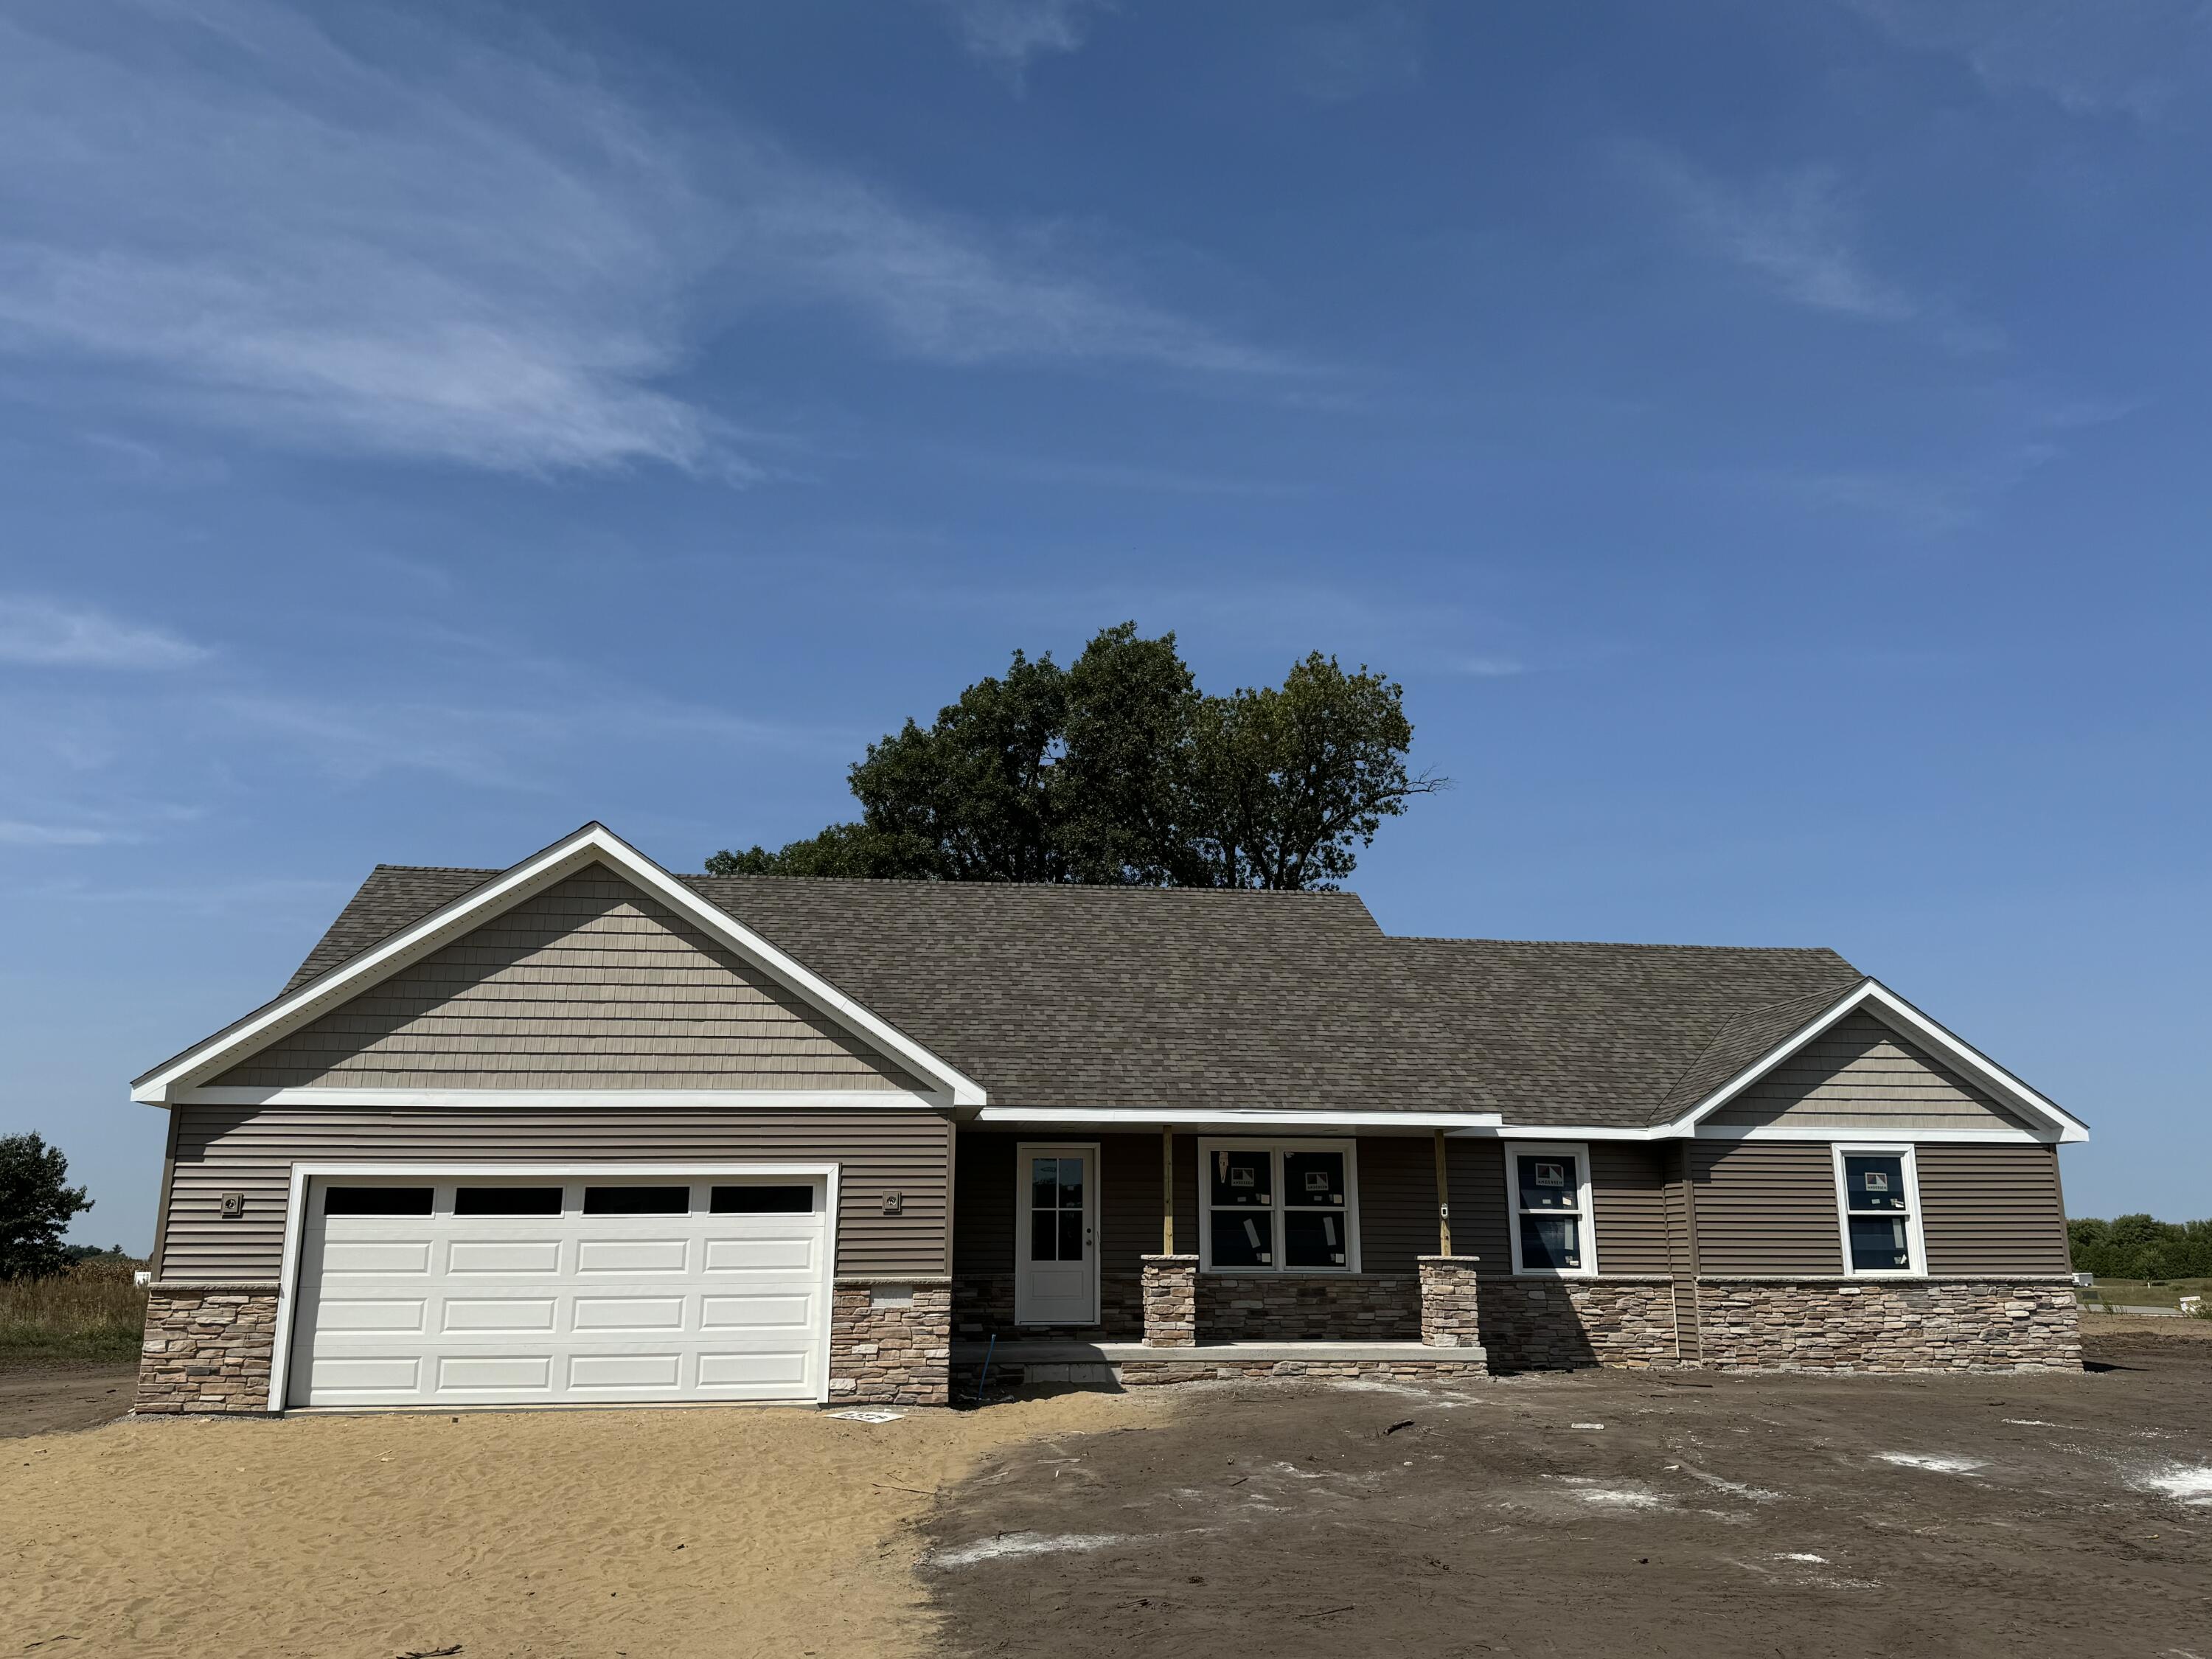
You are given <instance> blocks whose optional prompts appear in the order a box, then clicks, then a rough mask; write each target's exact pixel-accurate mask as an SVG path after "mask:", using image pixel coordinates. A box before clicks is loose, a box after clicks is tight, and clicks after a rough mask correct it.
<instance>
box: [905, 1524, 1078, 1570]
mask: <svg viewBox="0 0 2212 1659" xmlns="http://www.w3.org/2000/svg"><path fill="white" fill-rule="evenodd" d="M1121 1539H1122V1534H1120V1533H1117V1532H1063V1533H1051V1534H1047V1533H1035V1532H1008V1533H1000V1534H999V1535H998V1536H997V1537H996V1538H986V1539H984V1540H982V1541H981V1542H980V1543H975V1544H963V1545H962V1546H960V1547H959V1548H957V1549H950V1550H939V1551H938V1553H936V1554H935V1555H933V1556H931V1557H930V1558H929V1560H930V1565H932V1566H937V1567H972V1566H974V1565H975V1564H976V1563H977V1562H978V1561H1005V1560H1008V1559H1013V1558H1015V1557H1018V1556H1024V1555H1060V1554H1065V1553H1068V1552H1070V1551H1073V1550H1100V1549H1104V1548H1105V1547H1107V1546H1108V1545H1109V1544H1118V1543H1120V1542H1121Z"/></svg>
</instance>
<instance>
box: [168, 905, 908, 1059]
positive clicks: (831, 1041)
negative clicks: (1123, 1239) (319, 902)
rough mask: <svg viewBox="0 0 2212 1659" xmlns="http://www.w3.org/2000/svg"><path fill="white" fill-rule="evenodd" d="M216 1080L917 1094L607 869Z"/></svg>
mask: <svg viewBox="0 0 2212 1659" xmlns="http://www.w3.org/2000/svg"><path fill="white" fill-rule="evenodd" d="M208 1081H210V1082H211V1083H214V1084H217V1085H225V1086H236V1087H246V1088H272V1089H273V1088H306V1087H311V1086H314V1085H324V1086H332V1087H348V1088H378V1087H385V1088H396V1089H465V1088H480V1089H732V1088H744V1089H841V1090H842V1089H880V1090H894V1089H914V1088H918V1087H919V1086H920V1085H918V1084H916V1083H915V1080H914V1079H911V1078H908V1076H907V1075H906V1074H905V1073H902V1071H901V1070H900V1069H899V1068H898V1067H897V1066H895V1065H894V1064H893V1063H892V1062H891V1061H890V1060H887V1059H886V1058H884V1056H883V1055H882V1054H878V1053H877V1052H875V1051H874V1050H873V1049H872V1048H870V1047H868V1046H867V1045H866V1043H865V1042H861V1041H860V1040H859V1039H857V1038H856V1037H854V1036H850V1035H848V1034H847V1033H846V1032H844V1031H843V1030H841V1029H840V1028H839V1027H838V1026H837V1025H836V1024H835V1023H833V1022H832V1021H830V1020H829V1019H828V1018H824V1017H823V1015H821V1014H819V1013H818V1012H816V1011H815V1010H813V1009H812V1008H811V1007H810V1006H807V1005H806V1004H805V1003H803V1002H801V1001H800V1000H798V999H796V998H795V997H793V996H792V995H791V994H789V993H788V992H787V991H785V990H784V989H783V988H782V987H781V986H778V985H777V984H776V983H775V981H772V980H770V979H769V977H768V976H767V975H763V974H761V973H759V972H758V971H757V970H756V969H752V968H750V966H748V965H747V964H746V963H744V962H743V961H742V960H741V959H739V958H738V957H737V956H735V955H733V954H732V952H731V951H728V950H727V949H726V948H725V947H724V946H723V945H721V944H720V943H719V942H718V941H716V940H715V939H712V938H710V937H709V936H708V934H706V933H702V931H701V930H700V929H699V928H698V927H695V926H694V925H692V923H691V922H690V921H689V920H687V919H686V918H684V917H683V916H681V915H678V914H677V913H676V912H675V911H673V910H671V909H670V908H668V907H667V906H666V905H665V904H663V903H661V902H660V901H659V900H658V899H656V898H654V897H653V896H651V895H650V894H648V893H647V892H645V891H644V890H641V889H640V888H638V887H636V886H635V885H633V884H631V883H629V882H628V881H626V880H624V879H623V878H621V877H619V876H617V875H616V874H614V873H613V872H611V871H610V870H608V869H606V868H605V866H593V867H592V868H591V869H588V870H586V871H583V872H580V873H578V874H576V875H574V876H571V877H569V878H567V879H566V880H564V881H562V882H559V883H557V884H555V885H554V886H551V887H549V888H548V889H546V890H545V891H544V892H543V893H540V894H538V895H536V896H533V897H532V898H529V899H526V900H525V901H523V902H521V903H520V904H518V905H516V906H515V907H514V908H513V909H511V910H508V911H507V912H505V913H503V914H502V915H498V916H495V917H494V918H492V919H491V920H490V921H487V922H486V923H484V925H483V926H482V927H478V928H476V929H474V930H473V931H471V933H467V934H465V936H463V937H462V938H460V939H456V940H455V941H454V942H453V944H451V945H446V946H444V947H443V948H442V949H441V950H439V951H435V952H434V953H433V954H431V955H430V956H428V957H424V958H423V959H422V961H421V962H418V963H415V964H414V965H413V966H411V967H408V968H404V969H401V970H400V971H399V972H398V973H396V974H394V975H392V976H391V977H390V978H389V979H386V980H385V981H382V982H381V983H380V984H377V985H375V986H373V987H370V988H369V989H368V990H366V991H364V992H362V994H360V995H359V996H357V997H355V998H353V999H352V1000H350V1001H348V1002H346V1003H344V1004H343V1005H342V1006H339V1007H337V1008H336V1009H334V1010H332V1011H331V1012H329V1013H326V1014H324V1015H322V1016H320V1017H319V1018H317V1019H315V1020H313V1022H312V1023H310V1024H307V1025H304V1026H302V1027H301V1029H300V1030H296V1031H294V1032H292V1033H290V1034H289V1035H288V1036H283V1037H281V1038H279V1039H278V1040H277V1041H276V1042H274V1043H272V1044H270V1046H269V1047H268V1048H264V1049H263V1050H262V1051H261V1052H260V1053H258V1054H254V1055H252V1056H251V1057H250V1058H248V1059H247V1060H244V1061H242V1062H240V1064H239V1065H236V1066H233V1067H231V1068H230V1069H229V1070H228V1071H227V1072H225V1073H222V1075H221V1076H219V1077H216V1078H212V1079H208Z"/></svg>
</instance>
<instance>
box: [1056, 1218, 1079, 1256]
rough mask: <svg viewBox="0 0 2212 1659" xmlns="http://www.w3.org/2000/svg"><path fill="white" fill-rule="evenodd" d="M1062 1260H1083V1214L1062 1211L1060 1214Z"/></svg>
mask: <svg viewBox="0 0 2212 1659" xmlns="http://www.w3.org/2000/svg"><path fill="white" fill-rule="evenodd" d="M1060 1260H1061V1261H1082V1260H1083V1212H1082V1211H1080V1210H1062V1211H1061V1212H1060Z"/></svg>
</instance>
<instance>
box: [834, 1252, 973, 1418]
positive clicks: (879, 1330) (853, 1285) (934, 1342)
mask: <svg viewBox="0 0 2212 1659" xmlns="http://www.w3.org/2000/svg"><path fill="white" fill-rule="evenodd" d="M951 1374H952V1282H951V1280H950V1279H839V1280H838V1281H837V1284H836V1290H835V1291H833V1292H832V1299H831V1302H830V1305H829V1399H830V1401H831V1403H832V1404H834V1405H843V1406H852V1405H862V1404H866V1405H871V1406H943V1405H946V1404H949V1403H950V1401H951Z"/></svg>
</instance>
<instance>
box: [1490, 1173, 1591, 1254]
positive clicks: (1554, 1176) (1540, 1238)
mask: <svg viewBox="0 0 2212 1659" xmlns="http://www.w3.org/2000/svg"><path fill="white" fill-rule="evenodd" d="M1505 1210H1506V1214H1507V1216H1508V1218H1510V1222H1511V1230H1510V1231H1511V1237H1512V1241H1513V1271H1514V1272H1515V1273H1541V1274H1553V1275H1588V1274H1590V1273H1595V1272H1596V1271H1597V1238H1596V1236H1595V1228H1594V1227H1593V1226H1592V1225H1591V1217H1590V1188H1589V1147H1587V1146H1581V1145H1557V1146H1538V1145H1535V1144H1534V1143H1531V1142H1528V1141H1508V1142H1507V1143H1506V1146H1505Z"/></svg>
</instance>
